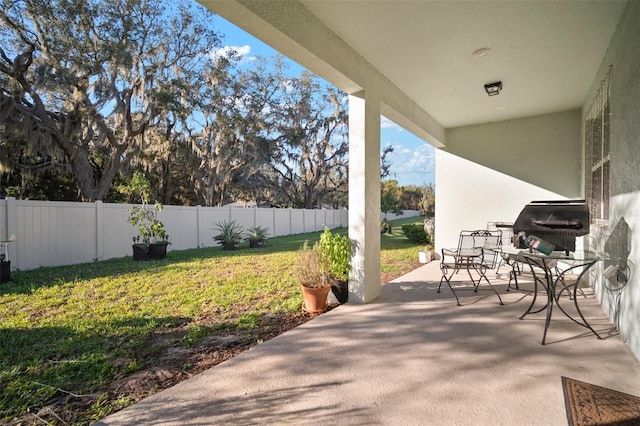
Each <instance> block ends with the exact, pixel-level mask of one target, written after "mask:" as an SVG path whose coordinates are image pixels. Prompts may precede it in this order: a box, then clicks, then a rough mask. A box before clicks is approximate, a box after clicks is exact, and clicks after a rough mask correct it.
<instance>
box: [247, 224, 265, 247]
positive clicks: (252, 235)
mask: <svg viewBox="0 0 640 426" xmlns="http://www.w3.org/2000/svg"><path fill="white" fill-rule="evenodd" d="M268 236H269V228H265V227H263V226H260V225H256V226H252V227H250V228H249V229H247V231H246V233H245V234H244V238H245V240H247V241H249V247H252V248H256V247H262V246H264V243H265V242H266V241H267V237H268Z"/></svg>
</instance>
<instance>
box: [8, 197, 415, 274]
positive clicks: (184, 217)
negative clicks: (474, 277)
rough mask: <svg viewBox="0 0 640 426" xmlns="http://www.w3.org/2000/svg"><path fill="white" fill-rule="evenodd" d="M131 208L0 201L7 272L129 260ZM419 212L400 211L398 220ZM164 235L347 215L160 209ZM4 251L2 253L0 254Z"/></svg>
mask: <svg viewBox="0 0 640 426" xmlns="http://www.w3.org/2000/svg"><path fill="white" fill-rule="evenodd" d="M131 206H132V205H131V204H110V203H103V202H101V201H96V202H94V203H74V202H66V201H25V200H16V199H15V198H11V197H9V198H7V199H6V200H0V241H4V240H7V239H9V237H10V236H12V235H15V236H16V241H14V242H11V243H8V244H6V245H7V247H8V253H9V260H10V261H11V269H13V270H15V269H21V270H27V269H34V268H38V267H41V266H58V265H71V264H76V263H85V262H91V261H93V260H101V259H110V258H114V257H123V256H130V255H131V245H132V243H133V241H132V238H133V237H134V236H136V235H137V229H136V228H134V227H133V226H131V225H130V224H129V223H128V222H127V219H128V217H129V214H128V211H129V209H130V208H131ZM417 215H419V212H417V211H414V210H411V211H406V212H405V213H404V214H403V215H402V216H400V217H412V216H417ZM158 218H159V219H160V220H161V221H162V222H163V223H164V225H165V229H166V230H167V233H168V234H169V237H170V241H171V245H170V246H169V247H168V249H169V250H185V249H190V248H197V247H210V246H214V245H217V243H216V242H215V241H214V240H213V235H214V233H215V231H214V230H213V228H214V227H215V224H216V223H217V222H220V221H223V220H235V221H236V222H237V223H238V224H240V225H241V226H242V227H243V228H245V229H246V228H249V227H251V226H254V225H260V226H263V227H267V228H269V234H270V236H272V237H275V236H282V235H291V234H301V233H305V232H314V231H321V230H323V229H324V228H325V227H327V228H330V229H333V228H339V227H344V226H347V225H348V221H347V218H348V211H347V210H345V209H341V210H310V209H275V208H238V207H201V206H195V207H185V206H164V209H163V210H162V211H161V212H160V213H159V214H158ZM3 252H4V250H3Z"/></svg>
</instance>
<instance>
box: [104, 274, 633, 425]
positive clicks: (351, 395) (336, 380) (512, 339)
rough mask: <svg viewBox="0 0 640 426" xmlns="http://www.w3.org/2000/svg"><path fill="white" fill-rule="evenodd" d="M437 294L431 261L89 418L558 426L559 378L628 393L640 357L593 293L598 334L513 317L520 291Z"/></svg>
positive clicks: (523, 295) (588, 306) (561, 407)
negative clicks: (354, 300)
mask: <svg viewBox="0 0 640 426" xmlns="http://www.w3.org/2000/svg"><path fill="white" fill-rule="evenodd" d="M489 277H490V278H491V279H492V283H494V285H495V286H496V287H497V288H498V291H499V292H500V294H501V296H502V298H503V300H504V302H505V305H503V306H501V305H499V304H498V299H497V297H496V295H495V293H493V292H491V291H486V290H482V291H480V292H479V293H473V292H472V291H466V292H464V293H460V294H461V295H462V297H461V303H462V304H463V306H460V307H458V306H456V303H455V299H454V298H453V295H452V294H451V291H450V290H449V289H448V288H446V287H445V288H443V290H442V292H441V293H440V294H438V293H436V288H437V286H438V281H439V279H440V271H439V268H438V263H437V262H432V263H430V264H427V265H425V266H422V267H421V268H419V269H417V270H415V271H413V272H411V273H409V274H407V275H405V276H403V277H401V278H399V279H397V280H395V281H393V282H392V283H389V284H387V285H385V286H383V287H382V295H381V297H380V298H379V299H377V300H376V301H375V302H374V303H371V304H367V305H349V304H346V305H343V306H340V307H338V308H336V309H333V310H331V311H329V312H327V313H325V314H323V315H320V316H318V317H317V318H315V319H313V320H312V321H309V322H307V323H306V324H304V325H302V326H300V327H297V328H295V329H293V330H291V331H289V332H287V333H285V334H283V335H280V336H278V337H276V338H274V339H272V340H269V341H267V342H265V343H263V344H260V345H258V346H256V347H255V348H253V349H250V350H248V351H246V352H244V353H242V354H241V355H239V356H237V357H235V358H233V359H231V360H229V361H226V362H224V363H222V364H220V365H218V366H216V367H213V368H211V369H209V370H207V371H205V372H203V373H201V374H199V375H197V376H195V377H193V378H191V379H189V380H187V381H185V382H182V383H180V384H178V385H176V386H174V387H173V388H171V389H168V390H165V391H163V392H160V393H158V394H156V395H154V396H151V397H149V398H147V399H145V400H143V401H141V402H139V403H137V404H135V405H133V406H131V407H128V408H126V409H124V410H122V411H120V412H117V413H115V414H113V415H111V416H109V417H107V418H105V419H103V420H102V421H100V422H98V423H97V424H99V425H138V424H139V425H211V424H233V425H250V424H261V425H264V424H296V425H311V424H313V425H315V424H340V425H566V424H567V416H566V411H565V404H564V395H563V390H562V381H561V377H562V376H566V377H569V378H572V379H576V380H580V381H584V382H588V383H592V384H595V385H598V386H603V387H607V388H611V389H615V390H618V391H620V392H625V393H629V394H632V395H637V396H640V363H638V360H637V359H636V358H635V357H634V355H633V354H632V353H631V352H630V351H629V349H628V348H627V347H626V346H625V344H624V343H623V342H622V341H621V339H620V337H619V335H618V333H617V332H616V330H615V328H614V327H613V326H612V324H611V323H610V322H609V321H608V320H607V318H606V315H604V313H603V312H602V310H601V308H600V306H599V305H598V304H597V302H596V301H595V299H594V298H593V296H589V295H587V297H586V298H581V299H580V306H581V307H582V308H583V312H584V313H585V316H586V317H587V319H588V320H589V322H590V323H591V325H592V326H593V328H594V329H595V330H596V331H598V333H600V334H601V336H602V337H603V339H602V340H599V339H598V338H597V337H596V336H594V335H593V334H592V333H591V332H590V331H589V330H587V329H586V328H583V327H581V326H579V325H576V324H575V323H573V322H571V321H570V320H568V319H567V318H566V317H564V316H562V315H561V314H560V312H559V311H554V316H553V318H552V321H551V326H550V328H549V332H548V334H547V344H546V345H544V346H543V345H541V344H540V342H541V339H542V332H543V327H544V313H539V314H536V315H529V316H527V317H526V318H525V319H524V320H519V319H518V317H519V316H520V315H521V314H522V313H523V312H524V310H525V309H526V307H527V306H528V304H529V303H530V301H531V294H530V293H529V292H525V291H522V292H520V291H513V290H512V291H510V292H506V291H505V290H506V282H505V281H501V280H498V279H494V277H495V274H491V275H489Z"/></svg>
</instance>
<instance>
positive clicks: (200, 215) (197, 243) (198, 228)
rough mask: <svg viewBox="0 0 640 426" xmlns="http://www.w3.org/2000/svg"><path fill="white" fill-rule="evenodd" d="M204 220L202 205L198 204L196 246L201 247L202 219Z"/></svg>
mask: <svg viewBox="0 0 640 426" xmlns="http://www.w3.org/2000/svg"><path fill="white" fill-rule="evenodd" d="M201 220H202V206H196V247H198V248H201V247H202V246H201V245H200V244H201V238H200V221H201Z"/></svg>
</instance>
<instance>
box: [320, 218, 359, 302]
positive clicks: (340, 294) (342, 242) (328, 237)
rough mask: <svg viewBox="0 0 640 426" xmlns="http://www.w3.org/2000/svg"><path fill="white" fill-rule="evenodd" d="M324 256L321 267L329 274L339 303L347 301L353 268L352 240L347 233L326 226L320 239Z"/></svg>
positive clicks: (322, 255)
mask: <svg viewBox="0 0 640 426" xmlns="http://www.w3.org/2000/svg"><path fill="white" fill-rule="evenodd" d="M318 249H319V251H320V256H321V258H322V263H321V267H322V268H323V272H324V274H325V275H326V276H327V278H328V280H329V282H330V284H331V290H332V291H333V294H334V295H335V296H336V299H337V300H338V302H339V303H346V302H347V300H348V297H349V288H348V282H349V271H350V270H351V241H350V240H349V237H347V236H346V235H340V234H338V233H333V232H331V230H330V229H328V228H325V230H324V232H323V233H322V234H321V235H320V241H318Z"/></svg>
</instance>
